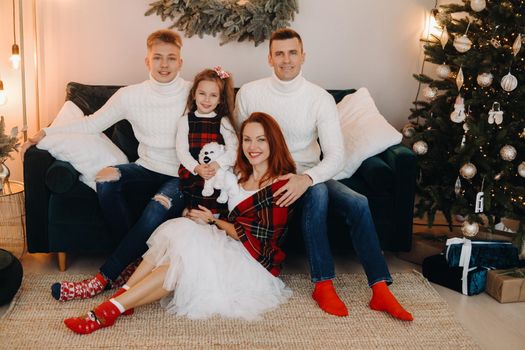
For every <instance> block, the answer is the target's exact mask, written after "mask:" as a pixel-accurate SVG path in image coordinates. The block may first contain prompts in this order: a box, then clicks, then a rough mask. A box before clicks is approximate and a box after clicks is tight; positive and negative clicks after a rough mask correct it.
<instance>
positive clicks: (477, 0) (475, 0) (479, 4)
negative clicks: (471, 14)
mask: <svg viewBox="0 0 525 350" xmlns="http://www.w3.org/2000/svg"><path fill="white" fill-rule="evenodd" d="M485 7H487V3H486V1H485V0H470V8H471V9H472V10H473V11H476V12H481V11H483V10H484V9H485Z"/></svg>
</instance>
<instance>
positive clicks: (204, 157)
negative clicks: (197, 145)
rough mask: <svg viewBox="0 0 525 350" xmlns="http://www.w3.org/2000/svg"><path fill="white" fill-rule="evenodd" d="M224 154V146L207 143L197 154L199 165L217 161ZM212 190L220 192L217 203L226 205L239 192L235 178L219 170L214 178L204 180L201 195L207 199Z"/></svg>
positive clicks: (229, 172)
mask: <svg viewBox="0 0 525 350" xmlns="http://www.w3.org/2000/svg"><path fill="white" fill-rule="evenodd" d="M224 152H226V150H225V147H224V145H219V144H218V143H217V142H210V143H207V144H205V145H204V146H203V147H202V149H201V150H200V152H199V163H200V164H209V163H211V162H213V161H214V160H216V159H218V158H219V157H220V156H221V155H223V154H224ZM214 189H217V190H220V191H221V193H220V195H219V197H218V198H217V202H219V203H226V202H227V201H228V198H229V197H230V196H234V195H236V194H237V193H238V192H239V184H238V183H237V177H236V176H235V175H234V174H233V173H232V172H231V171H229V170H227V169H223V168H219V169H218V170H217V172H216V173H215V176H213V177H212V178H210V179H208V180H204V188H203V189H202V195H203V196H204V197H209V196H211V195H212V194H213V190H214Z"/></svg>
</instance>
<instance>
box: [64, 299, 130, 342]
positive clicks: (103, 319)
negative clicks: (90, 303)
mask: <svg viewBox="0 0 525 350" xmlns="http://www.w3.org/2000/svg"><path fill="white" fill-rule="evenodd" d="M119 316H120V310H119V309H118V307H117V306H116V305H115V304H114V303H112V302H111V301H109V300H108V301H105V302H103V303H102V304H100V305H99V306H97V307H96V308H95V310H92V311H89V312H88V313H87V315H86V316H82V317H73V318H67V319H65V320H64V324H65V325H66V327H67V328H69V329H71V330H72V331H73V332H75V333H78V334H89V333H93V332H94V331H96V330H99V329H100V328H104V327H110V326H113V324H114V323H115V321H116V319H117V317H119Z"/></svg>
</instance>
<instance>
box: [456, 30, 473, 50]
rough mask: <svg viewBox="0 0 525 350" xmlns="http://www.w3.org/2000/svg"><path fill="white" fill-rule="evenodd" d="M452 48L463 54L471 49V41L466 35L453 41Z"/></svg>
mask: <svg viewBox="0 0 525 350" xmlns="http://www.w3.org/2000/svg"><path fill="white" fill-rule="evenodd" d="M454 47H455V48H456V50H458V52H461V53H464V52H467V51H468V50H470V48H471V47H472V41H471V40H470V39H469V38H468V37H467V35H466V34H464V35H462V36H460V37H457V38H456V39H454Z"/></svg>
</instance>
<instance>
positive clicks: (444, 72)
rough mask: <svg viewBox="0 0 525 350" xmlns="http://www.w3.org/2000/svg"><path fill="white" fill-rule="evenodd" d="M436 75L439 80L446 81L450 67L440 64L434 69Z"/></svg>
mask: <svg viewBox="0 0 525 350" xmlns="http://www.w3.org/2000/svg"><path fill="white" fill-rule="evenodd" d="M436 74H437V76H438V77H440V78H441V79H447V78H448V76H449V75H450V67H449V66H448V65H446V64H444V63H443V64H442V65H440V66H438V67H437V68H436Z"/></svg>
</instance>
